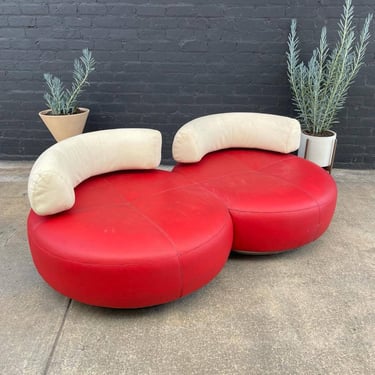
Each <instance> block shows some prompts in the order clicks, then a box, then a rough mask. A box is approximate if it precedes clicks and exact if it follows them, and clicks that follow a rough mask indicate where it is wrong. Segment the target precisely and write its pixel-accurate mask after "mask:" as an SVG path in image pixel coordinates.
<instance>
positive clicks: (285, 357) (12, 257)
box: [0, 162, 375, 375]
mask: <svg viewBox="0 0 375 375" xmlns="http://www.w3.org/2000/svg"><path fill="white" fill-rule="evenodd" d="M29 170H30V163H17V162H0V202H1V203H0V207H1V214H0V285H1V289H0V374H2V375H15V374H49V375H52V374H56V375H63V374H69V375H72V374H79V375H83V374H129V375H131V374H168V375H169V374H189V375H190V374H199V375H202V374H215V375H216V374H262V375H264V374H278V375H279V374H304V375H307V374H322V375H323V374H324V375H325V374H339V375H348V374H361V375H365V374H375V293H374V290H375V224H374V223H375V170H373V171H351V170H334V171H333V175H334V177H335V179H336V181H337V184H338V188H339V200H338V206H337V210H336V214H335V217H334V219H333V222H332V224H331V226H330V227H329V229H328V231H327V232H326V233H325V234H324V235H323V236H322V237H321V238H320V239H319V240H317V241H315V242H314V243H312V244H309V245H307V246H305V247H303V248H300V249H297V250H296V251H292V252H288V253H284V254H281V255H272V256H263V257H255V256H244V255H238V254H237V255H235V254H233V255H232V256H231V257H230V259H229V261H228V263H227V265H226V266H225V267H224V269H223V270H222V272H221V273H220V274H219V275H218V277H217V278H216V279H215V280H213V281H212V282H211V283H210V284H209V285H207V286H206V287H204V288H203V289H201V290H200V291H198V292H196V293H194V294H192V295H190V296H187V297H185V298H183V299H181V300H179V301H176V302H173V303H169V304H166V305H163V306H158V307H153V308H147V309H140V310H131V311H129V310H112V309H104V308H96V307H91V306H85V305H82V304H80V303H77V302H75V301H71V300H69V299H68V298H65V297H63V296H61V295H59V294H58V293H56V292H54V291H53V290H52V289H51V288H50V287H49V286H48V285H47V284H45V282H44V281H42V279H41V278H40V277H39V275H38V273H37V272H36V270H35V268H34V266H33V262H32V259H31V257H30V253H29V250H28V244H27V239H26V231H25V223H26V217H27V213H28V210H29V205H28V201H27V195H26V184H27V176H28V173H29Z"/></svg>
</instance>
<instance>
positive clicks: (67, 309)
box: [43, 299, 72, 375]
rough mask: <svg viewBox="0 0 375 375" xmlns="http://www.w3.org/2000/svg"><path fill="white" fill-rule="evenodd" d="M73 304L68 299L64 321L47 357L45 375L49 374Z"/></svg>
mask: <svg viewBox="0 0 375 375" xmlns="http://www.w3.org/2000/svg"><path fill="white" fill-rule="evenodd" d="M71 305H72V300H71V299H69V301H68V304H67V305H66V309H65V312H64V316H63V318H62V322H61V324H60V328H59V330H58V331H57V334H56V337H55V341H54V342H53V345H52V348H51V352H50V353H49V356H48V359H47V363H46V366H45V368H44V371H43V375H47V374H48V370H49V368H50V365H51V362H52V359H53V357H54V354H55V351H56V347H57V344H58V343H59V341H60V337H61V334H62V331H63V328H64V325H65V322H66V318H67V316H68V312H69V309H70V306H71Z"/></svg>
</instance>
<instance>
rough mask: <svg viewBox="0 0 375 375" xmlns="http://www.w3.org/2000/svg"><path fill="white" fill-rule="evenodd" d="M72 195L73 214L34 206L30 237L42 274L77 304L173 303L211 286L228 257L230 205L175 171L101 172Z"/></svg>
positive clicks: (136, 304) (30, 219) (38, 267)
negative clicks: (47, 212)
mask: <svg viewBox="0 0 375 375" xmlns="http://www.w3.org/2000/svg"><path fill="white" fill-rule="evenodd" d="M75 193H76V202H75V205H74V206H73V208H71V209H70V210H68V211H65V212H62V213H59V214H56V215H51V216H38V215H37V214H35V213H34V212H33V211H31V212H30V214H29V218H28V237H29V244H30V249H31V253H32V257H33V260H34V263H35V265H36V267H37V269H38V271H39V273H40V274H41V276H42V277H43V278H44V279H45V280H46V282H47V283H48V284H50V285H51V286H52V287H53V288H54V289H56V290H57V291H59V292H60V293H62V294H64V295H66V296H68V297H70V298H73V299H75V300H77V301H80V302H83V303H87V304H91V305H97V306H105V307H114V308H137V307H145V306H152V305H157V304H161V303H165V302H169V301H172V300H175V299H178V298H180V297H182V296H184V295H186V294H189V293H191V292H193V291H195V290H197V289H198V288H200V287H202V286H203V285H205V284H207V283H208V282H209V281H210V280H211V279H212V278H213V277H214V276H215V275H217V273H218V272H219V271H220V270H221V269H222V267H223V266H224V264H225V262H226V260H227V258H228V255H229V252H230V248H231V244H232V238H233V227H232V222H231V219H230V215H229V213H228V210H227V209H226V207H225V206H224V205H223V204H222V203H221V202H220V201H219V200H218V199H216V198H215V197H214V196H212V194H211V193H209V192H208V191H207V190H205V189H202V188H200V187H199V186H196V185H192V184H191V183H190V182H188V181H187V180H186V179H185V178H183V177H181V176H178V175H177V174H173V173H170V172H165V171H160V170H152V171H139V172H137V171H122V172H115V173H110V174H104V175H100V176H96V177H92V178H90V179H88V180H86V181H84V182H83V183H81V184H80V185H79V186H78V187H77V188H76V190H75Z"/></svg>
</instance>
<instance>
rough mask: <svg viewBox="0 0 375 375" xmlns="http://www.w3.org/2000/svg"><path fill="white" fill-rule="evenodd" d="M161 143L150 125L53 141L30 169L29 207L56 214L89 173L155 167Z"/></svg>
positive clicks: (71, 200)
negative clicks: (142, 127)
mask: <svg viewBox="0 0 375 375" xmlns="http://www.w3.org/2000/svg"><path fill="white" fill-rule="evenodd" d="M161 144H162V138H161V133H160V132H159V131H157V130H153V129H111V130H101V131H95V132H91V133H85V134H80V135H77V136H75V137H72V138H68V139H66V140H64V141H61V142H59V143H56V144H54V145H53V146H51V147H50V148H48V149H47V150H46V151H44V152H43V153H42V154H41V155H40V156H39V157H38V159H37V160H36V161H35V163H34V165H33V167H32V169H31V172H30V176H29V180H28V197H29V201H30V205H31V208H32V209H33V210H34V211H35V212H36V213H37V214H39V215H51V214H56V213H59V212H62V211H65V210H67V209H69V208H71V207H72V206H73V205H74V202H75V194H74V188H75V187H76V186H77V185H78V184H79V183H81V182H82V181H84V180H85V179H87V178H89V177H92V176H95V175H99V174H102V173H107V172H113V171H117V170H127V169H153V168H156V167H158V166H159V164H160V161H161Z"/></svg>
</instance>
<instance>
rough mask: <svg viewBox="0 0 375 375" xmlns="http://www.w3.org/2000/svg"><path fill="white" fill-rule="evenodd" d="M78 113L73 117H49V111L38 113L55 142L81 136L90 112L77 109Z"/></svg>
mask: <svg viewBox="0 0 375 375" xmlns="http://www.w3.org/2000/svg"><path fill="white" fill-rule="evenodd" d="M78 109H79V110H80V113H76V114H74V115H49V114H48V113H49V112H50V110H49V109H46V110H44V111H41V112H39V116H40V118H41V119H42V121H43V122H44V124H45V125H46V126H47V128H48V130H49V131H50V132H51V134H52V135H53V137H54V138H55V139H56V141H57V142H59V141H62V140H63V139H65V138H69V137H73V136H74V135H78V134H81V133H82V132H83V129H84V127H85V125H86V120H87V117H88V115H89V112H90V110H89V109H88V108H78Z"/></svg>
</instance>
